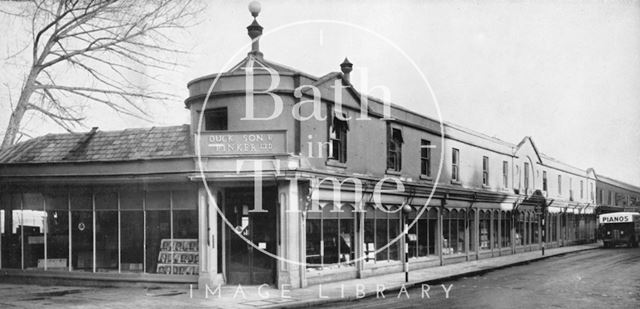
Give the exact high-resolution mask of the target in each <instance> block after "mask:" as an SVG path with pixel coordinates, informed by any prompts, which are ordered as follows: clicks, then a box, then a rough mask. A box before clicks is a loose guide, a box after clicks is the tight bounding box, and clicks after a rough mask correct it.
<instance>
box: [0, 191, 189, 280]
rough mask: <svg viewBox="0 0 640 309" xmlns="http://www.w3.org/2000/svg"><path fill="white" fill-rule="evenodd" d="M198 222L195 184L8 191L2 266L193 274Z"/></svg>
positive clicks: (1, 201) (2, 214)
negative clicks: (151, 188)
mask: <svg viewBox="0 0 640 309" xmlns="http://www.w3.org/2000/svg"><path fill="white" fill-rule="evenodd" d="M166 187H169V186H166ZM198 222H199V220H198V211H197V191H196V190H195V188H192V187H190V189H180V190H171V188H169V189H168V190H166V189H165V188H161V189H157V190H145V189H134V188H118V187H112V188H109V187H46V188H42V189H41V190H40V191H38V190H29V191H26V192H19V193H5V194H2V195H1V196H0V223H1V225H0V226H1V231H2V235H1V238H0V246H1V248H2V251H1V259H0V262H1V264H0V266H1V267H2V268H12V269H37V270H46V271H86V272H147V273H161V274H175V275H195V274H197V272H198V269H199V268H198V263H199V256H198V231H199V229H198Z"/></svg>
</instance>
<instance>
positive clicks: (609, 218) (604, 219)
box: [600, 212, 637, 223]
mask: <svg viewBox="0 0 640 309" xmlns="http://www.w3.org/2000/svg"><path fill="white" fill-rule="evenodd" d="M634 214H635V215H637V213H631V212H628V213H624V212H617V213H610V214H602V215H600V223H626V222H633V216H634Z"/></svg>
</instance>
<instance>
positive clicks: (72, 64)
mask: <svg viewBox="0 0 640 309" xmlns="http://www.w3.org/2000/svg"><path fill="white" fill-rule="evenodd" d="M4 11H5V10H2V11H0V14H2V13H5V14H9V15H11V16H14V17H16V18H23V19H25V20H26V21H28V22H30V24H31V29H30V30H31V42H30V44H28V45H27V47H25V48H24V49H22V50H21V51H19V52H18V53H16V54H20V53H21V52H22V51H25V50H26V49H27V48H28V47H29V46H30V47H31V51H30V53H31V55H30V56H31V57H30V58H31V62H32V63H31V66H30V67H28V68H26V73H25V80H24V83H23V84H22V88H21V89H20V96H19V98H18V100H17V102H13V100H12V99H11V98H10V104H11V110H12V112H11V116H10V118H9V124H8V126H7V130H6V131H5V135H4V139H3V141H2V146H1V148H2V149H4V148H6V147H9V146H11V145H13V144H14V143H15V142H16V140H18V139H19V138H21V137H22V136H26V135H24V134H23V133H22V132H23V131H24V130H22V126H24V125H25V123H24V122H23V120H24V119H25V118H24V117H25V114H27V112H28V111H33V112H35V113H37V114H39V115H41V116H43V117H45V118H47V119H49V120H51V121H53V122H54V123H56V124H57V125H59V126H60V127H62V128H64V129H65V130H67V131H70V132H71V131H72V130H73V129H74V127H75V126H77V125H82V124H83V121H84V120H85V117H84V116H83V114H82V110H79V109H76V107H77V106H79V105H74V104H76V103H78V102H82V106H83V108H84V106H87V105H86V103H89V102H93V103H98V104H102V105H104V106H107V107H109V108H110V109H112V110H113V111H115V112H116V113H118V114H122V115H127V116H132V117H136V118H138V119H144V118H145V117H147V116H148V113H147V112H146V111H145V109H144V108H142V105H141V104H142V103H145V102H148V101H160V102H162V101H165V100H167V99H168V98H172V97H174V95H173V94H168V93H163V92H162V91H154V90H153V88H152V87H150V86H149V83H148V81H153V83H152V84H166V82H165V81H162V80H161V78H159V77H158V74H159V73H158V72H161V71H163V70H167V69H173V68H175V67H179V66H180V64H179V63H176V61H171V60H168V59H174V58H169V57H167V55H175V56H176V57H177V56H178V55H184V53H185V52H184V51H182V50H179V49H177V48H173V47H172V43H174V42H173V40H172V39H171V36H170V35H168V31H172V29H183V28H184V27H186V26H188V25H190V24H192V23H193V20H194V17H195V16H196V15H197V14H198V13H199V12H200V11H202V9H201V5H197V4H196V3H194V2H192V1H191V0H186V1H172V0H149V1H144V2H140V1H135V0H33V1H30V2H29V4H28V5H27V4H22V6H20V7H18V6H16V8H15V12H14V11H8V12H4ZM70 73H71V74H70ZM71 76H72V77H71ZM140 80H143V81H146V83H144V84H140V83H139V81H140ZM29 115H32V113H29ZM28 117H29V116H28Z"/></svg>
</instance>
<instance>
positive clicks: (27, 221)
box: [20, 199, 47, 269]
mask: <svg viewBox="0 0 640 309" xmlns="http://www.w3.org/2000/svg"><path fill="white" fill-rule="evenodd" d="M25 200H26V199H25ZM46 220H47V213H46V212H44V211H43V210H23V211H22V226H21V227H20V228H22V229H23V231H24V267H25V268H27V269H28V268H41V269H44V225H45V222H46Z"/></svg>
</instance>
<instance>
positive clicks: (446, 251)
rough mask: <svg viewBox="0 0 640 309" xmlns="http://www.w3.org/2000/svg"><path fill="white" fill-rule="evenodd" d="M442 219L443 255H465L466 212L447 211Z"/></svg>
mask: <svg viewBox="0 0 640 309" xmlns="http://www.w3.org/2000/svg"><path fill="white" fill-rule="evenodd" d="M442 218H443V220H442V254H443V255H450V254H457V253H464V242H465V239H464V212H463V211H458V210H456V209H453V210H445V211H444V212H443V216H442Z"/></svg>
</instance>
